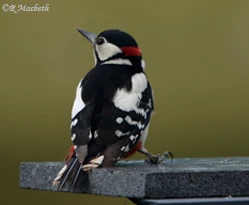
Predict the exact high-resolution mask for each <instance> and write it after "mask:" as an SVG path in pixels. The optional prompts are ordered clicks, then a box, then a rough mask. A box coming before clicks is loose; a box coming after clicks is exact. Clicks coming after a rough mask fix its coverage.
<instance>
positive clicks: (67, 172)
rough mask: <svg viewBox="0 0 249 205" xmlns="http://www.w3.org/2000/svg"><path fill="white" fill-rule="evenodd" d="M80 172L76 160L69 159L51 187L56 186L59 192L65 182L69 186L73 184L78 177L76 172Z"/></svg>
mask: <svg viewBox="0 0 249 205" xmlns="http://www.w3.org/2000/svg"><path fill="white" fill-rule="evenodd" d="M80 170H81V163H79V161H78V159H77V158H75V157H73V158H71V159H70V160H69V161H68V163H67V164H65V165H64V167H63V168H62V169H61V170H60V172H59V173H58V174H57V176H56V177H55V179H54V181H53V186H58V189H59V190H61V189H62V188H63V187H64V185H65V184H66V183H67V182H68V183H70V184H72V183H74V184H75V180H77V178H78V175H79V173H78V172H79V171H80ZM75 177H76V179H75Z"/></svg>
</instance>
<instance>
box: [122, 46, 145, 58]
mask: <svg viewBox="0 0 249 205" xmlns="http://www.w3.org/2000/svg"><path fill="white" fill-rule="evenodd" d="M121 50H122V51H123V54H124V55H125V56H141V55H142V53H141V51H140V49H139V48H138V47H134V46H124V47H121Z"/></svg>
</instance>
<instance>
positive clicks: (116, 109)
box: [53, 29, 172, 189]
mask: <svg viewBox="0 0 249 205" xmlns="http://www.w3.org/2000/svg"><path fill="white" fill-rule="evenodd" d="M78 32H79V33H80V34H82V35H83V36H84V37H85V38H86V39H88V40H89V41H90V43H91V44H92V46H93V50H94V52H93V54H94V59H95V66H94V68H92V69H91V70H90V71H89V72H88V73H87V74H86V76H85V77H84V78H83V79H82V80H81V81H80V82H79V84H78V87H77V89H76V96H75V101H74V104H73V107H72V113H71V126H70V129H71V140H72V142H73V144H74V145H72V146H71V148H70V150H69V154H68V155H67V157H66V164H65V165H64V167H63V168H62V169H61V171H60V172H59V173H58V175H57V176H56V178H55V179H54V181H53V185H57V186H59V188H60V189H61V188H62V187H63V186H64V184H65V183H66V181H70V182H71V184H72V185H73V186H75V185H76V183H77V180H78V178H79V176H80V173H81V172H83V173H86V172H88V171H90V170H92V169H94V168H97V167H109V166H113V165H114V164H115V163H116V162H117V161H119V160H120V159H124V158H127V157H129V156H131V155H132V154H134V153H135V152H137V151H138V152H140V153H142V154H144V155H146V156H147V157H148V161H149V162H150V163H153V164H158V163H160V162H162V161H163V160H164V158H165V157H167V156H171V158H172V154H171V153H170V152H165V153H164V154H163V155H153V154H151V153H150V152H149V151H148V150H147V149H146V148H145V141H146V138H147V135H148V131H149V125H150V120H151V115H152V113H153V111H154V99H153V92H152V88H151V85H150V83H149V81H148V79H147V76H146V74H145V72H144V70H145V62H144V60H143V58H142V53H141V50H140V48H139V47H138V44H137V42H136V41H135V39H134V38H133V37H132V36H131V35H129V34H128V33H126V32H124V31H121V30H117V29H110V30H105V31H103V32H101V33H100V34H99V35H96V34H94V33H91V32H88V31H86V30H82V29H78Z"/></svg>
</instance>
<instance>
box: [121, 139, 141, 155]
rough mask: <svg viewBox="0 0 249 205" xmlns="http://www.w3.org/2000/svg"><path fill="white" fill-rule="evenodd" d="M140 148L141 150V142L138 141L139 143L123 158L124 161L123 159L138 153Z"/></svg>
mask: <svg viewBox="0 0 249 205" xmlns="http://www.w3.org/2000/svg"><path fill="white" fill-rule="evenodd" d="M140 148H142V142H141V141H139V142H138V143H137V144H136V145H135V147H134V148H133V149H132V150H130V151H129V152H128V153H127V154H126V155H125V156H124V157H123V158H124V159H125V158H128V157H130V156H132V155H133V154H135V153H136V151H138V150H139V149H140Z"/></svg>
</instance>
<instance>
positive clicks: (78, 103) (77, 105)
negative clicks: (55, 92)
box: [71, 80, 85, 119]
mask: <svg viewBox="0 0 249 205" xmlns="http://www.w3.org/2000/svg"><path fill="white" fill-rule="evenodd" d="M81 81H82V80H81ZM81 81H80V83H79V85H78V87H77V90H76V96H75V100H74V104H73V108H72V114H71V118H72V119H73V118H74V117H75V116H76V115H77V114H78V113H79V112H80V111H81V110H82V109H83V108H84V107H85V103H84V102H83V100H82V98H81V90H82V87H81Z"/></svg>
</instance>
